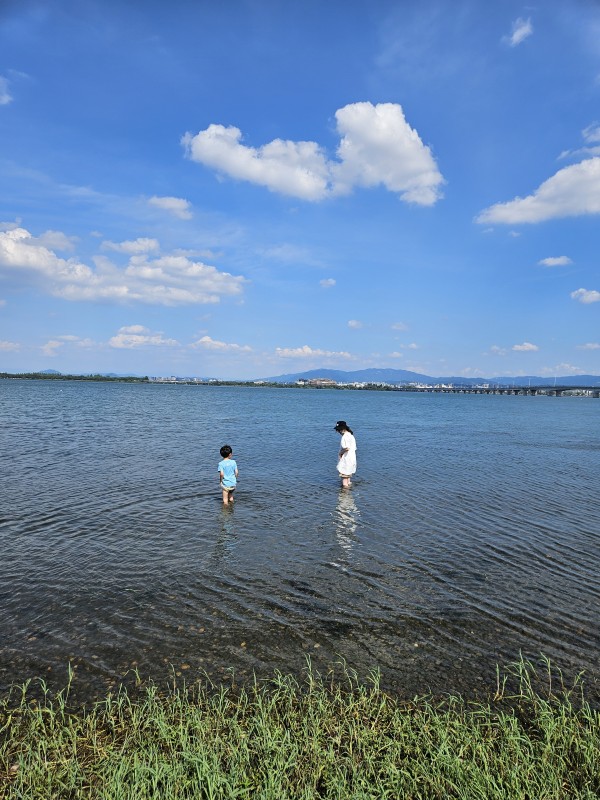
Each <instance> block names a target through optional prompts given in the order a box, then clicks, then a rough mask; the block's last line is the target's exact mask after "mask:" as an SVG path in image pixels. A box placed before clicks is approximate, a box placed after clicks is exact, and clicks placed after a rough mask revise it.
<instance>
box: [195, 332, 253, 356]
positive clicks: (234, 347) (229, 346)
mask: <svg viewBox="0 0 600 800" xmlns="http://www.w3.org/2000/svg"><path fill="white" fill-rule="evenodd" d="M190 346H191V347H201V348H203V349H204V350H216V351H217V352H219V353H224V352H234V353H251V352H252V348H251V347H249V346H248V345H247V344H234V343H231V342H219V341H218V340H217V339H211V338H210V336H203V337H202V338H201V339H198V341H197V342H194V343H193V344H192V345H190Z"/></svg>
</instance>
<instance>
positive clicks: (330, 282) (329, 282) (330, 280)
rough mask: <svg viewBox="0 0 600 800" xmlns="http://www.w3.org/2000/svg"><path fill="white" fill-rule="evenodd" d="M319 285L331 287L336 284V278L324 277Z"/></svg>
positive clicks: (326, 287) (325, 287) (324, 287)
mask: <svg viewBox="0 0 600 800" xmlns="http://www.w3.org/2000/svg"><path fill="white" fill-rule="evenodd" d="M319 285H320V286H322V287H323V289H330V288H331V287H332V286H335V280H334V279H333V278H323V280H322V281H319Z"/></svg>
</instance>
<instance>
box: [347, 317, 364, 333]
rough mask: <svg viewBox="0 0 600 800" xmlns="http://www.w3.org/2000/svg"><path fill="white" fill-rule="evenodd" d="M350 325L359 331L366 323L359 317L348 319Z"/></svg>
mask: <svg viewBox="0 0 600 800" xmlns="http://www.w3.org/2000/svg"><path fill="white" fill-rule="evenodd" d="M348 327H349V328H352V329H353V330H355V331H357V330H360V328H363V327H364V323H362V322H361V321H360V320H359V319H349V320H348Z"/></svg>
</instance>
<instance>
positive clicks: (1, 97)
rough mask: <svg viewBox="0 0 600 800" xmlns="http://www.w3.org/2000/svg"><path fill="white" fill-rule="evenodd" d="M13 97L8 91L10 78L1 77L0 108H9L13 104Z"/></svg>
mask: <svg viewBox="0 0 600 800" xmlns="http://www.w3.org/2000/svg"><path fill="white" fill-rule="evenodd" d="M12 99H13V98H12V95H11V93H10V92H9V89H8V78H5V77H3V76H2V75H0V106H7V105H8V104H9V103H10V102H12Z"/></svg>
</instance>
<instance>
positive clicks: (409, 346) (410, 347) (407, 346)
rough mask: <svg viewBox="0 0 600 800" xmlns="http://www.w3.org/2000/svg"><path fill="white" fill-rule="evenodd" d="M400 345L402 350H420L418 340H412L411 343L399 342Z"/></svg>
mask: <svg viewBox="0 0 600 800" xmlns="http://www.w3.org/2000/svg"><path fill="white" fill-rule="evenodd" d="M398 347H399V348H400V349H401V350H418V349H419V345H418V344H417V343H416V342H411V343H410V344H399V345H398Z"/></svg>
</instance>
